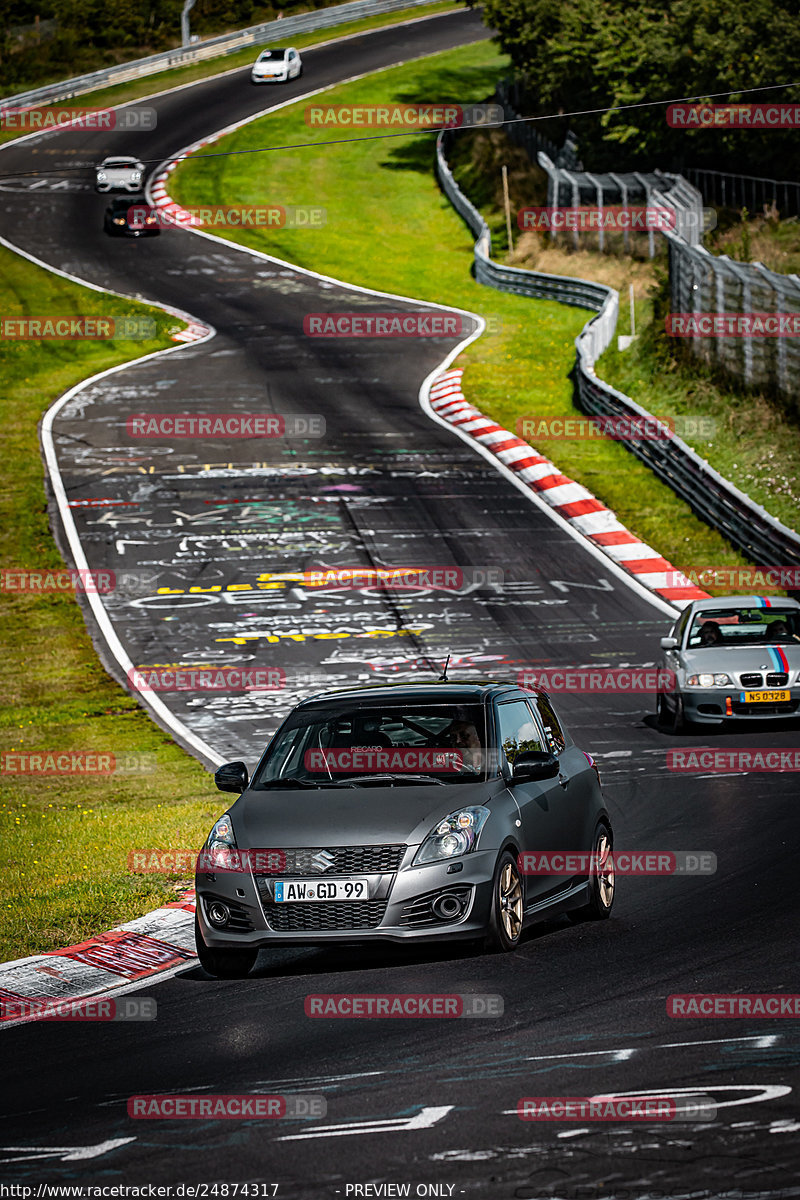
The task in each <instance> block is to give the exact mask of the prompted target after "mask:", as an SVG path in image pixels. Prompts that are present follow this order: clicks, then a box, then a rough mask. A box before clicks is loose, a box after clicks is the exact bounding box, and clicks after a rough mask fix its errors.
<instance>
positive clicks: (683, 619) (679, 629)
mask: <svg viewBox="0 0 800 1200" xmlns="http://www.w3.org/2000/svg"><path fill="white" fill-rule="evenodd" d="M688 620H689V609H688V608H685V609H684V610H683V612H682V613H681V615H680V617H679V618H678V620H677V622H676V623H675V627H674V629H673V630H672V637H674V638H677V639H678V645H679V646H680V644H681V642H682V641H683V634H684V631H685V629H686V624H687V622H688Z"/></svg>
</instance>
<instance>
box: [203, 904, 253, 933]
mask: <svg viewBox="0 0 800 1200" xmlns="http://www.w3.org/2000/svg"><path fill="white" fill-rule="evenodd" d="M213 900H219V901H220V902H221V903H222V904H225V905H227V907H228V909H229V911H230V914H231V919H230V921H229V922H228V924H227V925H226V926H224V928H223V929H219V928H218V926H216V925H211V928H212V929H216V930H217V932H218V933H252V931H253V928H254V926H253V922H252V921H251V920H250V914H249V912H248V911H247V909H246V908H243V907H242V905H241V904H234V903H233V902H232V901H230V900H228V899H226V898H225V897H224V896H203V903H204V904H205V906H206V908H205V915H206V920H208V905H209V904H210V903H211V902H212V901H213ZM209 924H211V922H210V921H209Z"/></svg>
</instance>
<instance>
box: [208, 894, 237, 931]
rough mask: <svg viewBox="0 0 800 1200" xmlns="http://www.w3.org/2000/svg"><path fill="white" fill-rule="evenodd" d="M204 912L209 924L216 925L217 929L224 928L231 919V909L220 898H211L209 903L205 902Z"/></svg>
mask: <svg viewBox="0 0 800 1200" xmlns="http://www.w3.org/2000/svg"><path fill="white" fill-rule="evenodd" d="M206 913H207V915H208V919H209V921H210V922H211V924H212V925H216V927H217V929H224V928H225V926H226V925H227V924H228V922H229V921H230V919H231V910H230V909H229V908H228V906H227V904H223V903H222V901H221V900H212V901H211V903H210V904H206Z"/></svg>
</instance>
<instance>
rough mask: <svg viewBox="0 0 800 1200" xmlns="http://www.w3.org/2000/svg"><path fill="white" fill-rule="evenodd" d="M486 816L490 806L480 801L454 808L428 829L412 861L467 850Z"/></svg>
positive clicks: (453, 854)
mask: <svg viewBox="0 0 800 1200" xmlns="http://www.w3.org/2000/svg"><path fill="white" fill-rule="evenodd" d="M488 816H489V809H488V808H484V807H483V806H482V805H475V806H473V807H470V808H457V809H456V810H455V812H451V813H450V815H449V816H447V817H445V818H444V820H443V821H439V823H438V825H436V826H435V827H434V828H433V829H432V830H431V832H430V833H429V834H428V836H427V837H426V838H425V841H424V842H423V843H422V845H421V846H420V848H419V850H418V851H417V853H416V855H415V857H414V864H417V863H426V862H439V861H441V860H442V859H445V858H458V857H459V856H460V855H462V854H469V852H470V850H474V848H475V845H476V843H477V841H478V834H479V833H480V831H481V829H482V828H483V826H484V825H485V823H486V819H487V817H488Z"/></svg>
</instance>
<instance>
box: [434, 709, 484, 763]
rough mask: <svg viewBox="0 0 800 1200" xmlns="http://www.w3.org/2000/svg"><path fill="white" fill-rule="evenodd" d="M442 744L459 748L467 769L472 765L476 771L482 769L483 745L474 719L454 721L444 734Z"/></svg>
mask: <svg viewBox="0 0 800 1200" xmlns="http://www.w3.org/2000/svg"><path fill="white" fill-rule="evenodd" d="M442 745H444V746H452V747H453V748H454V749H455V750H458V752H459V754H460V755H461V760H462V762H463V764H464V766H465V767H466V768H467V769H469V768H470V767H472V768H473V769H474V770H476V771H480V770H482V767H483V747H482V746H481V739H480V738H479V737H478V731H477V729H476V728H475V726H474V724H473V723H472V721H460V720H455V721H453V722H452V724H451V725H450V726H449V727H448V728H447V729H446V730H445V732H444V734H443V736H442Z"/></svg>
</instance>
